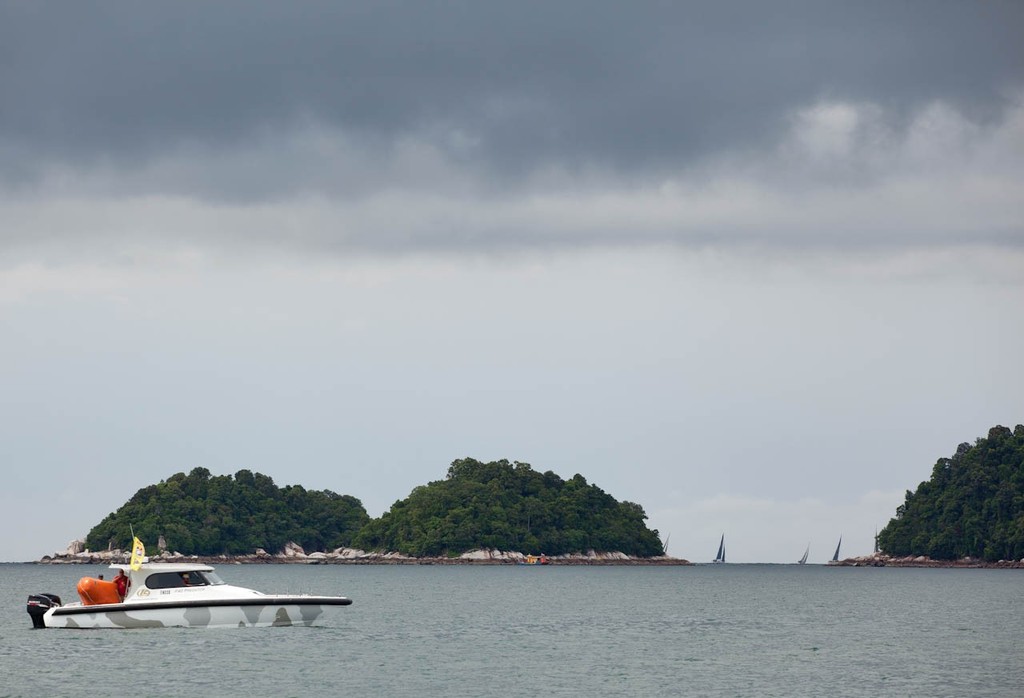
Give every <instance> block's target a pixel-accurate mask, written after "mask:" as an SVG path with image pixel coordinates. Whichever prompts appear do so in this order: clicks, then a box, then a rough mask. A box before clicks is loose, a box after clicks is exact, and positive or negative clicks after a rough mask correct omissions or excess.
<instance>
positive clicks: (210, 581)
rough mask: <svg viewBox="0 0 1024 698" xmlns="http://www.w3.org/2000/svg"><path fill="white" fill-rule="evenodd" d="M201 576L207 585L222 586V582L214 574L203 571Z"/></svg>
mask: <svg viewBox="0 0 1024 698" xmlns="http://www.w3.org/2000/svg"><path fill="white" fill-rule="evenodd" d="M202 574H203V576H204V577H205V578H206V583H207V584H224V580H223V579H221V578H220V577H218V576H217V573H216V572H211V571H205V572H203V573H202Z"/></svg>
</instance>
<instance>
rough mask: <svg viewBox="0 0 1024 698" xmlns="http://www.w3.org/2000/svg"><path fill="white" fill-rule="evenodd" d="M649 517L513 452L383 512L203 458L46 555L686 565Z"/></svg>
mask: <svg viewBox="0 0 1024 698" xmlns="http://www.w3.org/2000/svg"><path fill="white" fill-rule="evenodd" d="M646 518H647V515H646V513H645V512H644V510H643V507H641V506H640V505H639V504H635V503H633V502H627V501H623V502H619V501H617V500H616V499H615V498H614V497H612V496H611V495H609V494H607V493H606V492H604V491H603V490H601V489H600V488H599V487H597V486H596V485H593V484H590V483H588V482H587V480H586V479H585V478H584V477H583V476H582V475H580V474H576V475H574V476H573V477H572V478H570V479H568V480H563V479H562V478H561V477H559V476H558V475H556V474H555V473H553V472H552V471H550V470H549V471H546V472H543V473H541V472H537V471H535V470H534V469H533V468H532V467H531V466H530V465H529V464H528V463H521V462H511V463H510V462H509V461H507V460H499V461H493V462H489V463H484V462H481V461H478V460H475V459H472V458H463V459H460V460H456V461H454V462H452V464H451V465H450V467H449V468H448V472H447V474H446V477H445V478H444V479H443V480H438V481H436V482H430V483H428V484H426V485H421V486H418V487H416V488H414V489H413V491H412V492H411V493H410V494H409V496H408V497H406V498H405V499H402V500H399V501H396V502H395V503H394V504H393V505H392V506H391V508H390V510H389V511H387V512H385V513H384V514H383V515H382V516H381V517H380V518H377V519H371V518H370V517H369V515H368V514H367V513H366V510H365V508H364V507H363V505H362V502H361V501H360V500H358V499H357V498H355V497H352V496H349V495H339V494H337V493H334V492H331V491H329V490H325V491H315V490H306V489H305V488H303V487H301V486H298V485H290V486H287V487H283V488H282V487H278V486H277V485H275V484H274V482H273V480H272V479H271V478H270V477H268V476H266V475H262V474H260V473H253V472H251V471H248V470H241V471H239V472H237V473H236V474H235V475H234V476H230V475H222V476H214V475H212V474H211V473H210V472H209V471H208V470H206V469H205V468H195V469H193V470H192V471H191V472H190V473H189V474H187V475H186V474H184V473H177V474H175V475H172V476H171V477H169V478H168V479H167V480H164V481H161V482H160V483H158V484H155V485H151V486H149V487H145V488H143V489H141V490H139V491H138V492H136V494H135V495H134V496H133V497H132V498H131V499H130V500H129V501H128V502H126V503H125V504H124V505H123V506H122V507H121V508H120V509H118V510H117V511H115V512H112V513H111V514H109V515H108V516H106V517H105V518H104V519H103V520H102V521H100V523H98V524H97V525H96V526H94V527H93V528H92V529H91V530H90V531H89V534H88V535H87V536H86V538H85V540H84V541H74V542H72V543H71V544H70V545H69V547H68V549H67V550H65V551H63V552H59V553H55V554H54V555H47V556H44V557H43V558H42V560H41V562H46V563H51V564H62V563H80V562H98V563H102V562H109V561H111V560H119V559H121V558H122V557H124V555H125V552H124V551H126V550H128V549H129V548H130V545H131V536H132V532H134V535H137V536H139V537H140V539H142V540H143V541H148V542H149V543H148V545H149V553H150V556H151V557H155V558H160V559H165V560H169V561H172V560H182V559H188V560H204V561H209V562H221V563H223V562H225V561H230V562H251V563H306V564H532V563H538V564H619V565H621V564H690V563H689V562H688V561H686V560H681V559H677V558H672V557H669V556H667V555H665V553H664V549H663V545H662V542H661V540H660V538H659V535H658V532H657V531H656V530H651V529H649V528H648V527H647V526H646V524H645V520H646ZM154 546H155V549H154ZM267 551H272V552H267ZM307 551H311V552H307Z"/></svg>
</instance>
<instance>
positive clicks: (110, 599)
mask: <svg viewBox="0 0 1024 698" xmlns="http://www.w3.org/2000/svg"><path fill="white" fill-rule="evenodd" d="M137 567H138V569H134V570H133V569H132V567H131V565H121V564H115V565H111V566H110V568H111V569H113V570H124V573H125V575H126V576H127V578H128V584H127V590H126V593H125V596H124V599H123V600H121V598H120V594H118V592H117V590H116V589H117V587H116V585H115V583H114V582H111V581H103V580H101V579H96V578H92V577H83V578H82V579H81V580H80V581H79V583H78V594H79V596H80V598H81V601H75V602H72V603H67V604H64V603H61V600H60V597H59V596H57V595H56V594H33V595H32V596H29V597H28V606H27V610H28V613H29V615H30V616H32V625H33V626H34V627H36V628H164V627H175V626H177V627H189V628H218V627H231V628H238V627H267V626H291V625H312V624H313V621H315V620H316V619H317V618H319V617H320V616H321V615H322V614H323V612H324V608H325V607H327V606H348V605H349V604H351V603H352V600H351V599H349V598H346V597H344V596H311V595H308V594H273V595H271V594H263V593H261V592H258V591H255V590H253V589H246V588H244V587H236V586H232V585H230V584H225V583H224V581H223V580H222V579H221V578H220V577H218V576H217V573H216V572H214V571H213V568H212V567H210V566H209V565H204V564H199V563H165V562H155V563H154V562H148V561H147V562H143V563H141V564H140V565H137Z"/></svg>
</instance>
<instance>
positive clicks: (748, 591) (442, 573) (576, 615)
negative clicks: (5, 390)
mask: <svg viewBox="0 0 1024 698" xmlns="http://www.w3.org/2000/svg"><path fill="white" fill-rule="evenodd" d="M103 571H104V569H103V568H101V567H84V566H83V567H69V566H52V567H51V566H42V565H38V566H37V565H10V564H8V565H0V595H2V599H3V603H2V604H0V618H2V622H3V634H2V637H0V696H105V695H114V694H115V693H124V692H125V691H127V690H132V689H131V687H132V686H135V689H134V690H132V694H133V695H141V696H184V695H191V696H250V697H252V696H275V697H280V696H304V697H305V696H320V695H339V696H341V695H344V696H513V695H538V694H539V695H549V696H550V695H554V696H872V697H873V698H874V697H876V696H1019V695H1024V571H1021V570H927V569H873V568H867V569H861V568H828V567H821V566H813V565H807V566H804V567H798V566H795V565H778V566H775V565H732V564H729V565H714V566H713V565H698V566H695V567H524V566H501V567H469V566H454V567H448V566H297V565H275V566H241V565H226V566H221V567H219V568H218V572H219V573H220V575H221V576H222V577H223V578H224V579H225V580H226V581H228V582H229V583H235V584H239V585H241V586H251V587H254V588H257V589H260V590H262V591H267V592H308V593H322V594H342V595H345V596H349V597H351V598H352V599H353V605H351V606H348V607H343V608H334V609H328V610H327V613H326V614H325V616H322V617H321V620H320V621H318V622H319V623H320V624H319V625H318V626H316V627H312V628H249V629H222V630H196V629H179V628H167V629H145V630H49V629H48V630H32V629H31V621H30V619H29V616H28V614H27V613H26V612H25V600H26V598H27V596H28V594H29V593H34V592H43V591H48V592H54V593H57V594H59V595H61V596H62V597H63V598H64V599H65V600H67V599H70V598H74V596H75V592H74V586H75V582H76V581H77V580H78V578H79V577H80V576H82V575H84V574H98V573H101V572H103Z"/></svg>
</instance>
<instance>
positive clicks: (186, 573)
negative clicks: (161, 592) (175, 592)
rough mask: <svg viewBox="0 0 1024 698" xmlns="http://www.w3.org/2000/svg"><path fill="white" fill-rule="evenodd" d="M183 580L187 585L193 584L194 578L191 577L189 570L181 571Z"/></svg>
mask: <svg viewBox="0 0 1024 698" xmlns="http://www.w3.org/2000/svg"><path fill="white" fill-rule="evenodd" d="M181 581H182V583H183V584H184V585H185V586H187V587H190V586H192V580H191V579H190V578H189V576H188V572H182V573H181Z"/></svg>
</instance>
